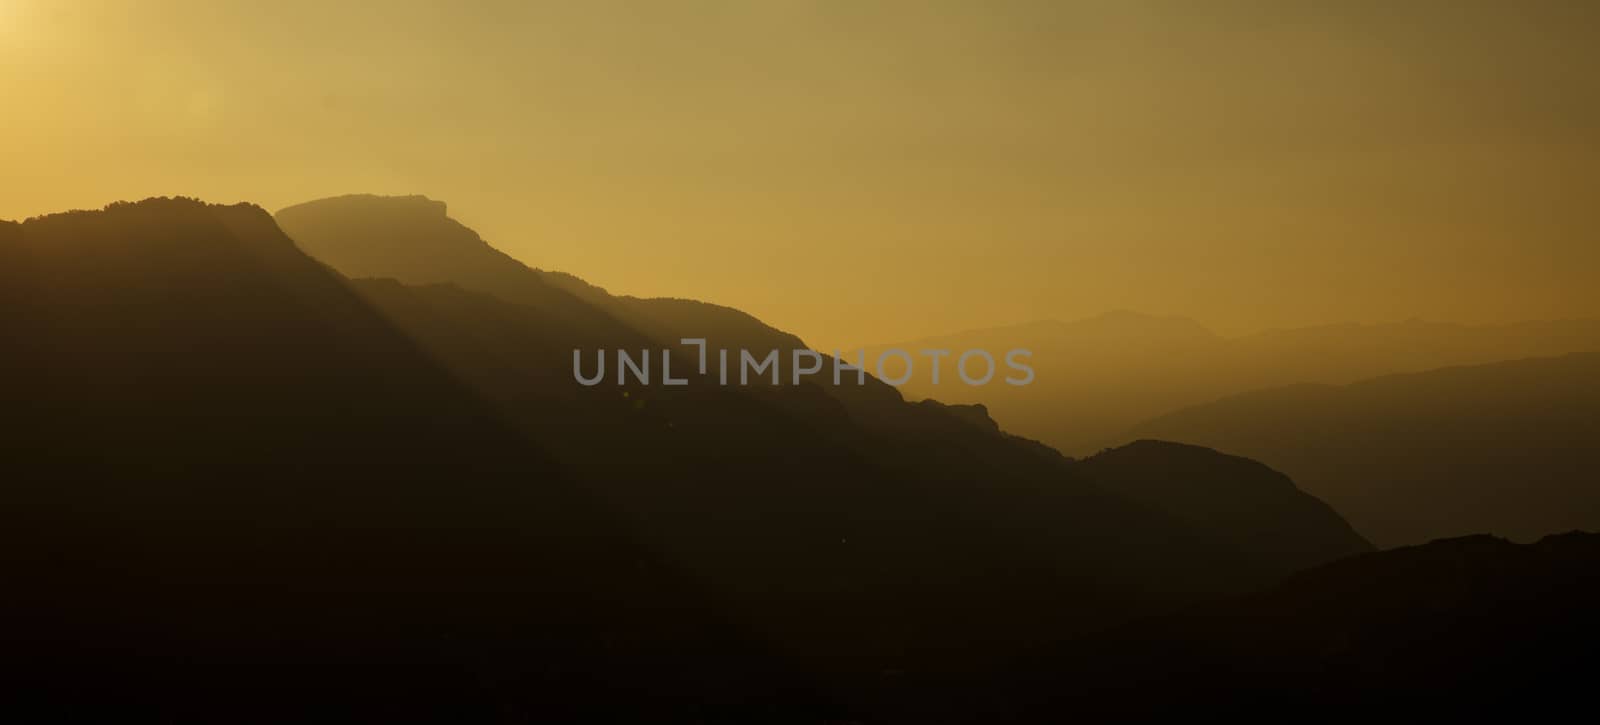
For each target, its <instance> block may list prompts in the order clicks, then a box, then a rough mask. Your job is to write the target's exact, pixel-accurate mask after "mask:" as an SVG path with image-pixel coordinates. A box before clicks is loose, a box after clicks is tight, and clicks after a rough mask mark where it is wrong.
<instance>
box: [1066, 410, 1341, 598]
mask: <svg viewBox="0 0 1600 725" xmlns="http://www.w3.org/2000/svg"><path fill="white" fill-rule="evenodd" d="M1080 470H1082V471H1083V473H1084V474H1085V475H1086V476H1088V477H1089V479H1090V480H1092V481H1094V482H1095V483H1097V484H1099V485H1100V486H1101V487H1103V488H1105V489H1106V490H1109V491H1113V492H1115V493H1119V494H1122V495H1124V496H1127V497H1129V498H1131V499H1134V500H1136V501H1141V502H1145V503H1149V504H1151V505H1154V506H1159V507H1161V508H1163V509H1165V510H1167V511H1169V512H1171V513H1173V514H1176V515H1177V516H1179V517H1181V518H1182V519H1184V520H1185V521H1188V522H1190V523H1193V524H1195V525H1198V526H1201V527H1203V528H1205V529H1207V530H1209V531H1212V532H1214V533H1216V534H1217V535H1219V536H1223V537H1225V538H1227V539H1229V540H1231V541H1233V542H1234V544H1235V545H1236V546H1237V547H1238V548H1239V550H1241V551H1248V552H1256V553H1257V554H1258V555H1261V556H1270V557H1273V558H1275V559H1276V560H1277V562H1278V564H1279V566H1280V567H1282V569H1283V570H1284V571H1293V570H1296V569H1300V568H1303V567H1305V566H1308V565H1310V564H1312V563H1322V562H1325V561H1332V560H1334V559H1337V558H1340V557H1343V556H1346V555H1349V554H1351V553H1354V552H1361V551H1369V550H1371V549H1372V546H1371V545H1370V544H1368V543H1367V541H1366V540H1365V539H1363V538H1361V536H1360V535H1359V534H1357V533H1356V532H1355V531H1354V530H1353V529H1351V528H1350V525H1349V524H1348V523H1346V522H1345V520H1344V519H1343V518H1341V517H1340V516H1339V514H1338V513H1335V512H1334V510H1333V509H1332V508H1330V507H1329V506H1328V505H1327V504H1325V503H1323V502H1322V501H1321V500H1318V499H1317V498H1315V497H1313V496H1310V495H1307V494H1306V493H1304V492H1303V491H1301V490H1300V489H1298V488H1296V487H1295V485H1294V482H1293V481H1290V480H1289V477H1288V476H1285V475H1283V474H1281V473H1278V472H1277V471H1274V470H1272V469H1270V468H1267V467H1266V466H1264V465H1261V464H1260V463H1257V462H1255V461H1252V460H1249V459H1245V458H1239V457H1236V456H1228V455H1222V454H1220V453H1217V452H1216V451H1213V450H1210V449H1207V448H1200V447H1198V446H1191V445H1184V444H1180V443H1165V442H1161V441H1154V440H1141V441H1135V442H1133V443H1130V444H1128V445H1126V446H1122V447H1120V448H1116V449H1112V450H1106V451H1103V452H1101V453H1100V454H1098V455H1096V456H1094V457H1092V458H1088V459H1086V460H1084V461H1083V462H1082V464H1081V468H1080Z"/></svg>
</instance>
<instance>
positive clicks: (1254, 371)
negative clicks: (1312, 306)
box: [869, 312, 1600, 528]
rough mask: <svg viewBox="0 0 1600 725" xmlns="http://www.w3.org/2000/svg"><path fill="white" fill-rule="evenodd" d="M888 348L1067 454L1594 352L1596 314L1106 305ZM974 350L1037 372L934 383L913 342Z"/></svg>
mask: <svg viewBox="0 0 1600 725" xmlns="http://www.w3.org/2000/svg"><path fill="white" fill-rule="evenodd" d="M888 347H896V348H902V349H905V350H907V351H909V352H911V353H912V354H913V355H914V356H917V360H918V361H919V363H921V366H920V368H918V370H917V375H916V376H915V377H913V378H912V379H911V380H910V381H909V382H908V383H907V384H906V385H905V386H904V388H903V389H904V390H905V392H906V394H907V395H908V396H910V397H911V398H913V399H915V398H922V397H931V398H935V399H938V400H943V401H945V402H950V403H982V404H984V405H986V406H988V408H989V410H990V411H991V412H992V413H993V415H994V416H995V419H996V420H998V421H1000V423H1001V425H1003V426H1005V427H1006V429H1007V430H1009V431H1012V432H1014V433H1018V434H1020V435H1025V436H1027V437H1029V438H1035V439H1038V440H1040V441H1043V442H1045V443H1047V444H1049V445H1051V446H1054V447H1056V448H1057V449H1059V450H1060V451H1062V452H1063V453H1066V454H1067V455H1073V456H1076V455H1087V454H1090V453H1092V452H1094V451H1096V450H1099V449H1100V448H1103V447H1105V446H1110V445H1118V444H1120V443H1122V442H1125V441H1126V440H1127V439H1126V438H1125V437H1124V434H1125V433H1126V432H1127V430H1128V429H1129V428H1131V427H1133V426H1134V425H1137V424H1139V423H1141V422H1143V421H1146V420H1149V419H1151V418H1154V417H1156V416H1160V415H1164V414H1167V413H1170V412H1173V411H1175V410H1179V409H1181V408H1184V407H1187V406H1191V405H1199V404H1202V403H1207V402H1210V401H1212V400H1216V399H1217V398H1221V397H1223V396H1227V395H1234V394H1238V393H1244V392H1248V391H1251V390H1260V389H1262V388H1268V387H1275V386H1282V385H1294V384H1300V383H1317V384H1324V385H1344V384H1348V383H1354V382H1358V381H1361V380H1366V379H1370V378H1373V377H1378V376H1381V375H1389V374H1399V373H1414V372H1423V371H1426V370H1432V369H1437V368H1441V367H1447V366H1455V365H1479V364H1485V363H1492V362H1498V361H1502V360H1514V359H1520V358H1528V357H1547V356H1555V355H1563V354H1567V353H1573V352H1590V351H1600V320H1564V321H1533V322H1520V323H1515V324H1504V325H1457V324H1448V323H1436V322H1422V321H1409V322H1399V323H1389V324H1373V325H1358V324H1342V325H1322V326H1317V327H1307V328H1298V329H1287V330H1271V331H1267V332H1262V333H1257V334H1252V335H1245V336H1241V337H1224V336H1221V335H1217V334H1215V333H1212V332H1211V331H1209V330H1207V329H1206V328H1205V327H1203V326H1201V325H1200V324H1199V323H1197V322H1195V321H1194V320H1190V319H1188V318H1183V317H1157V316H1152V315H1144V314H1138V313H1134V312H1113V313H1108V314H1105V315H1100V316H1097V317H1092V318H1088V319H1084V320H1076V321H1071V322H1056V321H1042V322H1034V323H1028V324H1023V325H1014V326H1010V327H998V328H992V329H987V330H974V331H971V332H965V333H959V334H954V335H946V336H941V337H935V338H929V339H924V340H915V341H911V342H904V343H900V344H898V345H888V346H882V347H878V348H875V349H873V350H869V358H870V357H873V353H876V352H878V351H881V350H882V349H884V348H888ZM973 348H981V349H987V350H992V351H995V353H996V355H998V354H999V353H1000V351H1005V350H1011V349H1013V348H1026V349H1028V350H1031V351H1032V352H1033V356H1032V358H1031V365H1032V366H1033V367H1034V369H1035V372H1036V375H1037V377H1036V379H1035V380H1034V382H1033V383H1032V384H1030V385H1028V386H1026V387H1014V386H1009V385H999V384H991V385H986V386H982V387H968V386H966V385H963V384H962V383H961V382H960V381H959V380H957V379H956V378H955V377H954V375H952V374H950V373H948V372H946V373H945V374H943V375H942V376H941V380H940V383H939V384H938V385H933V384H931V380H930V379H929V378H930V374H931V366H930V365H928V364H927V363H926V360H927V359H926V358H923V357H921V356H920V354H919V353H918V351H920V350H925V349H947V350H952V351H954V353H955V354H960V352H961V351H962V350H967V349H973ZM948 364H949V361H947V366H948ZM974 364H976V362H975V363H974ZM895 371H898V369H897V368H896V369H895ZM1177 440H1188V439H1181V438H1180V439H1177ZM1193 442H1196V443H1204V441H1200V440H1195V441H1193ZM1208 445H1209V444H1208ZM1239 452H1240V453H1243V454H1245V455H1249V454H1248V452H1245V451H1239ZM1269 463H1270V461H1269ZM1290 475H1291V476H1293V475H1294V473H1293V472H1292V471H1290ZM1296 480H1298V477H1296ZM1301 483H1304V482H1303V481H1302V482H1301ZM1336 508H1337V505H1336ZM1341 510H1342V509H1341ZM1357 528H1360V527H1359V526H1358V527H1357Z"/></svg>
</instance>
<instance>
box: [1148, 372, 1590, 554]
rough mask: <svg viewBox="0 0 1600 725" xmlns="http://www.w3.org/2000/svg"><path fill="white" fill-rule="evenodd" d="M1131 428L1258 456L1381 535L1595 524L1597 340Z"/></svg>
mask: <svg viewBox="0 0 1600 725" xmlns="http://www.w3.org/2000/svg"><path fill="white" fill-rule="evenodd" d="M1131 435H1132V436H1133V437H1141V438H1142V437H1152V436H1153V437H1161V438H1171V439H1176V440H1183V441H1191V442H1194V443H1198V444H1200V445H1206V446H1212V447H1215V448H1217V449H1219V450H1223V451H1228V452H1230V453H1236V454H1238V455H1243V456H1248V457H1250V458H1254V459H1256V460H1259V461H1262V462H1263V463H1266V464H1267V465H1270V466H1272V467H1273V468H1276V469H1278V470H1280V471H1283V472H1284V473H1286V474H1288V475H1289V476H1290V477H1292V478H1293V479H1294V480H1295V481H1296V482H1297V483H1299V484H1300V486H1301V487H1302V488H1304V489H1305V490H1306V491H1308V492H1310V493H1312V494H1313V495H1315V496H1317V497H1319V498H1322V499H1323V500H1326V501H1327V502H1328V503H1330V504H1332V505H1333V507H1334V508H1335V509H1337V510H1338V511H1339V512H1340V513H1342V514H1344V515H1345V516H1346V517H1347V518H1348V519H1349V521H1350V523H1351V524H1352V525H1354V526H1355V528H1356V530H1357V531H1360V532H1361V533H1362V534H1365V535H1367V536H1368V537H1370V538H1371V539H1372V540H1373V541H1375V542H1377V543H1378V544H1379V545H1382V546H1395V545H1400V544H1409V543H1417V542H1421V541H1427V540H1429V539H1433V538H1439V537H1445V536H1460V535H1464V534H1467V533H1470V532H1491V533H1494V534H1497V535H1500V536H1508V537H1511V538H1513V539H1518V540H1523V541H1531V540H1533V539H1536V538H1538V537H1540V536H1543V535H1544V534H1547V533H1550V532H1555V531H1568V530H1572V529H1590V530H1592V529H1596V528H1600V469H1597V468H1596V465H1595V462H1594V453H1595V451H1597V450H1600V353H1578V354H1572V355H1565V356H1561V357H1554V358H1534V359H1528V360H1515V361H1508V362H1499V363H1493V364H1489V365H1474V366H1463V367H1452V368H1444V369H1440V370H1431V371H1427V372H1422V373H1415V374H1409V375H1392V376H1385V377H1380V378H1376V379H1373V380H1367V381H1362V382H1359V383H1354V384H1351V385H1344V386H1326V385H1296V386H1290V387H1285V388H1273V389H1268V390H1259V391H1254V392H1250V393H1244V394H1240V395H1235V396H1231V397H1228V398H1224V399H1222V400H1219V401H1216V402H1214V403H1208V404H1206V405H1200V406H1195V407H1193V408H1188V409H1186V410H1182V411H1179V412H1176V413H1172V414H1170V415H1166V416H1162V417H1160V418H1157V419H1155V420H1152V421H1149V422H1147V423H1144V424H1142V425H1139V426H1137V427H1136V428H1135V429H1134V431H1133V433H1132V434H1131Z"/></svg>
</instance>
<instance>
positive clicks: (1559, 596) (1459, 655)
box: [918, 533, 1600, 723]
mask: <svg viewBox="0 0 1600 725" xmlns="http://www.w3.org/2000/svg"><path fill="white" fill-rule="evenodd" d="M1597 608H1600V536H1597V535H1595V534H1587V533H1570V534H1562V535H1556V536H1550V537H1547V538H1544V539H1541V540H1540V541H1538V542H1537V543H1534V544H1525V545H1518V544H1514V543H1511V542H1508V541H1505V540H1503V539H1497V538H1493V537H1490V536H1482V535H1479V536H1470V537H1465V538H1457V539H1447V540H1441V541H1435V542H1433V543H1430V544H1426V545H1422V546H1416V547H1409V548H1402V549H1396V550H1392V551H1384V552H1379V553H1375V554H1366V555H1362V556H1356V557H1352V558H1349V559H1344V560H1341V561H1338V562H1335V563H1332V564H1328V565H1326V566H1322V567H1319V568H1315V569H1312V570H1309V571H1306V572H1304V573H1301V574H1299V575H1296V576H1295V577H1293V578H1291V579H1290V580H1288V581H1286V582H1284V583H1283V584H1281V585H1280V586H1277V587H1274V588H1272V589H1270V590H1267V591H1265V592H1262V593H1259V594H1253V595H1250V596H1246V597H1241V598H1237V599H1232V600H1228V601H1223V602H1217V603H1213V604H1208V605H1204V606H1200V607H1196V608H1194V609H1192V610H1190V611H1187V612H1184V613H1182V614H1177V615H1171V616H1165V617H1158V618H1153V619H1146V620H1141V621H1138V622H1133V623H1130V624H1127V625H1125V626H1121V627H1117V628H1115V629H1113V630H1110V631H1107V632H1104V633H1100V634H1097V635H1094V636H1091V637H1087V638H1084V639H1081V640H1078V641H1076V642H1073V643H1070V644H1067V645H1064V646H1059V647H1053V648H1044V649H1041V650H1040V651H1039V652H1036V653H1034V654H1032V655H1031V656H1029V657H1027V658H1024V659H1022V660H1019V661H1018V662H1016V663H1014V664H1013V666H1012V667H1011V669H1010V670H1009V672H1007V673H1006V674H1005V675H1004V676H1003V677H1001V678H998V684H996V685H995V686H994V688H993V689H992V690H991V691H990V692H989V693H988V694H987V695H986V696H984V697H973V698H970V699H965V700H963V701H961V702H959V703H955V704H951V703H952V700H951V699H946V700H943V701H942V702H944V703H947V704H949V707H948V708H946V709H944V710H943V711H942V712H943V716H941V714H940V712H938V711H930V712H929V713H928V716H927V717H926V718H918V719H919V721H921V722H938V721H941V720H946V721H963V722H988V723H995V722H1067V721H1072V722H1172V721H1177V720H1199V721H1221V722H1282V721H1286V720H1292V721H1295V722H1356V721H1364V720H1368V719H1371V718H1374V717H1376V718H1378V719H1402V720H1407V721H1424V722H1525V721H1533V720H1553V719H1561V718H1563V717H1564V716H1570V715H1571V714H1574V713H1581V712H1584V711H1586V710H1587V709H1588V708H1589V707H1590V705H1591V702H1592V700H1591V698H1592V685H1593V679H1594V673H1595V666H1594V655H1593V653H1594V651H1595V647H1596V646H1600V620H1597V619H1596V617H1595V612H1596V611H1597ZM964 694H970V691H964ZM953 699H958V698H953Z"/></svg>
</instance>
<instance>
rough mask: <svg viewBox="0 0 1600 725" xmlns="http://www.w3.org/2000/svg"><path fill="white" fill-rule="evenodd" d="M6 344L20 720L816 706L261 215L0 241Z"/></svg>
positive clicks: (1, 642)
mask: <svg viewBox="0 0 1600 725" xmlns="http://www.w3.org/2000/svg"><path fill="white" fill-rule="evenodd" d="M0 337H3V338H4V339H6V340H9V341H14V342H16V343H18V344H15V345H10V346H8V349H7V353H6V355H4V356H0V380H4V381H5V385H4V386H3V389H0V398H3V399H0V405H3V406H4V409H5V410H6V411H7V421H8V423H9V424H8V425H7V426H6V430H5V435H4V436H3V437H0V481H4V491H5V497H6V505H5V513H4V514H3V524H0V569H3V570H4V572H5V579H6V583H7V587H6V589H7V596H6V597H5V600H4V602H3V603H0V622H3V624H0V652H3V653H4V654H3V655H0V671H3V674H4V675H5V676H6V679H7V684H8V687H7V688H5V693H4V694H3V697H0V708H4V710H5V712H7V713H11V715H12V716H15V719H17V720H18V721H34V720H36V719H38V718H40V717H44V716H46V715H45V714H46V713H48V715H47V717H48V718H49V719H60V718H65V719H79V720H101V719H116V720H119V721H125V720H147V719H148V720H162V721H172V720H185V721H187V720H209V721H215V720H217V719H228V720H261V721H282V720H285V719H298V718H300V717H304V716H305V715H306V714H307V713H311V712H316V713H318V714H319V716H322V717H328V718H331V719H368V718H372V719H378V718H381V719H456V718H485V719H486V718H488V717H491V716H502V715H504V714H505V713H507V712H509V713H515V712H518V711H526V710H527V709H528V708H530V707H534V706H537V707H538V708H540V709H541V710H542V711H545V712H547V713H555V712H560V711H562V710H563V708H581V709H582V711H584V712H589V713H593V714H595V715H596V716H601V715H607V714H609V715H612V716H616V717H623V718H626V717H639V716H642V715H643V713H647V712H648V713H663V712H666V713H682V712H684V710H685V705H684V704H683V702H682V698H683V697H684V696H685V695H684V693H685V692H693V691H696V689H697V688H700V687H701V685H699V684H696V683H699V682H703V681H707V680H714V681H720V682H724V683H726V692H727V693H728V694H727V695H726V696H725V699H724V702H725V703H727V704H728V705H729V706H730V707H739V706H740V705H739V703H741V702H744V701H745V700H744V698H750V699H751V700H752V701H757V702H758V703H759V701H761V699H762V698H765V697H766V694H765V693H767V692H769V691H772V690H770V689H769V688H771V686H772V684H771V683H773V682H778V681H794V680H795V678H797V677H798V675H796V674H795V673H794V672H792V671H791V672H786V673H784V674H782V675H775V674H763V673H771V672H772V671H773V668H774V667H775V666H777V665H778V664H779V662H780V661H779V660H775V659H773V658H771V657H770V656H769V655H767V654H766V653H764V652H763V651H762V647H761V646H760V645H759V643H756V642H755V641H754V640H753V639H751V638H750V637H748V636H747V635H745V634H742V633H740V632H739V631H738V630H737V628H735V627H733V626H731V625H729V624H727V623H726V622H725V621H723V620H721V619H720V618H719V617H718V616H717V615H716V613H715V612H716V610H715V607H714V606H713V605H712V602H711V600H710V599H708V597H707V595H706V594H705V593H704V592H703V591H701V589H700V588H699V586H698V584H696V583H695V582H694V581H693V580H692V579H691V578H690V577H688V576H686V575H685V574H683V573H682V572H681V571H680V570H679V569H677V568H676V567H675V566H674V565H673V564H672V563H671V562H668V561H666V560H664V559H663V558H662V557H661V556H660V555H659V553H658V552H654V551H651V550H649V549H648V548H646V547H644V546H643V545H641V543H640V541H639V539H638V537H637V536H636V534H635V532H633V531H632V530H631V526H630V524H628V523H627V522H626V521H625V520H624V519H623V518H622V517H620V516H618V515H617V514H616V513H615V512H614V511H612V510H611V507H610V505H609V504H608V503H607V502H605V501H603V500H600V499H598V498H597V497H596V496H595V495H594V492H593V491H592V490H589V489H588V488H586V487H585V486H584V485H582V484H580V483H579V482H578V481H576V480H575V479H574V477H573V476H572V474H571V473H570V472H568V471H565V470H563V468H562V466H560V465H559V464H558V463H557V462H556V461H555V460H554V458H553V457H552V456H551V455H549V454H548V452H546V451H543V450H541V449H540V448H539V446H537V445H536V444H535V443H534V442H532V441H530V440H529V439H528V438H527V437H526V435H525V434H524V433H522V432H521V431H519V430H518V429H517V428H516V427H515V426H514V425H512V424H511V423H510V422H509V421H507V420H506V419H505V417H504V414H503V412H502V411H500V410H499V409H498V408H497V407H496V406H494V405H493V404H491V403H488V402H486V401H484V400H482V399H481V398H480V397H478V395H477V394H476V393H475V392H473V391H472V390H470V389H469V388H468V387H467V386H466V385H464V384H463V383H462V382H460V381H459V380H457V379H456V378H455V377H454V375H453V374H452V373H450V372H449V371H448V370H446V369H444V368H442V367H440V366H439V365H438V364H436V363H435V362H433V361H432V360H430V359H429V357H428V355H427V354H426V353H425V352H423V351H422V350H421V349H419V348H418V347H417V345H416V344H415V343H414V342H413V341H412V340H411V339H409V338H408V337H407V336H406V335H404V334H402V333H401V332H400V331H398V330H397V329H396V328H395V327H394V326H393V325H392V324H390V323H389V322H388V321H387V320H385V319H384V318H383V317H382V316H381V315H380V314H378V313H376V312H374V311H373V310H372V308H371V307H370V306H369V305H368V304H367V303H366V302H364V301H363V300H362V299H361V298H360V297H359V296H358V295H357V294H355V293H354V292H352V291H351V290H350V288H349V287H348V285H347V283H346V281H345V280H344V279H343V278H342V277H340V276H338V275H337V274H335V273H333V272H331V271H329V270H327V269H326V268H325V267H323V266H322V265H320V264H318V263H317V262H315V261H314V260H312V259H310V258H309V257H307V256H305V255H304V254H303V253H302V252H301V251H300V250H299V249H297V248H296V247H295V246H294V244H293V242H291V241H290V240H289V239H288V238H287V237H285V236H284V235H283V234H282V233H281V231H279V229H278V228H277V226H276V225H275V224H274V223H273V221H272V219H271V217H270V216H268V215H267V214H266V213H265V212H264V211H262V210H261V209H259V208H256V207H251V206H247V205H240V206H227V207H225V206H211V205H205V204H202V203H200V202H197V201H192V200H186V199H152V200H148V201H144V202H140V203H137V204H114V205H112V206H110V207H108V208H106V209H104V210H102V211H95V212H72V213H66V214H57V215H51V216H47V217H41V218H36V219H30V220H28V221H26V222H24V223H22V224H11V223H8V224H5V225H0ZM641 602H649V606H648V607H646V608H641V607H640V603H641ZM668 662H670V665H669V664H667V663H668ZM595 672H603V673H606V676H607V678H608V681H607V682H603V683H602V682H598V681H595V680H594V679H593V678H592V677H589V676H588V675H586V673H595ZM742 672H748V673H749V674H748V675H746V674H741V673H742ZM612 687H625V688H629V689H630V691H632V692H634V693H635V694H634V696H633V697H631V698H629V699H627V700H618V699H616V698H613V697H610V696H609V695H608V693H607V691H608V689H609V688H612ZM396 693H404V695H403V696H397V695H396ZM469 693H470V694H471V697H465V696H464V695H466V694H469ZM708 701H709V700H708ZM757 706H761V707H764V706H765V705H759V704H758V705H757ZM697 707H698V706H697ZM22 711H31V714H28V715H23V714H22ZM7 719H12V717H11V716H8V717H7Z"/></svg>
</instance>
